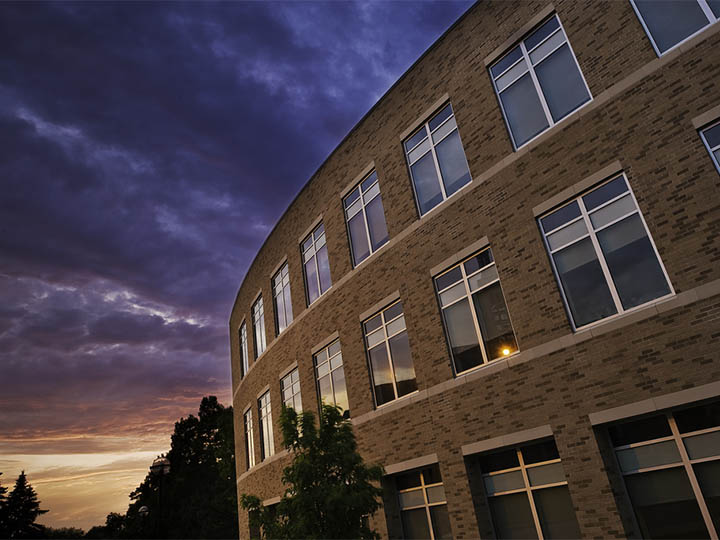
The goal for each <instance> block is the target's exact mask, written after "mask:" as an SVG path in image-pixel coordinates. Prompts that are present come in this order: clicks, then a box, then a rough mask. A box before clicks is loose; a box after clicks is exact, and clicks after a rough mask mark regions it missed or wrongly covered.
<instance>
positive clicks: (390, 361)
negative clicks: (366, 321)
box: [376, 314, 399, 399]
mask: <svg viewBox="0 0 720 540" xmlns="http://www.w3.org/2000/svg"><path fill="white" fill-rule="evenodd" d="M380 320H381V321H382V325H383V326H382V327H383V334H384V336H385V340H384V341H385V351H386V352H387V357H388V365H389V366H390V375H392V383H393V392H394V394H395V399H397V398H398V397H399V395H398V389H397V380H396V379H395V366H394V365H393V359H392V355H391V354H390V338H388V333H387V325H386V324H385V315H384V314H381V315H380ZM376 399H377V398H376Z"/></svg>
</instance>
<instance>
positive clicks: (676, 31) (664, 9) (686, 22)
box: [630, 0, 720, 56]
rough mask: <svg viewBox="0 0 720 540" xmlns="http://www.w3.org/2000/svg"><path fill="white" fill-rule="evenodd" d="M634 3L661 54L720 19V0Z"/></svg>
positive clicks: (638, 1)
mask: <svg viewBox="0 0 720 540" xmlns="http://www.w3.org/2000/svg"><path fill="white" fill-rule="evenodd" d="M630 3H631V4H632V6H633V8H635V13H637V16H638V18H639V19H640V22H641V23H642V25H643V28H645V32H646V33H647V35H648V37H649V38H650V43H652V46H653V48H654V49H655V52H656V53H657V54H658V56H662V55H663V54H665V53H666V52H668V51H669V50H670V49H674V48H675V47H676V46H678V45H680V44H681V43H683V42H684V41H687V40H688V39H689V38H691V37H692V36H694V35H695V34H697V33H698V32H700V31H701V30H703V29H704V28H705V27H707V26H709V25H711V24H713V23H715V22H717V20H718V18H720V1H718V0H663V1H661V2H658V1H657V0H630Z"/></svg>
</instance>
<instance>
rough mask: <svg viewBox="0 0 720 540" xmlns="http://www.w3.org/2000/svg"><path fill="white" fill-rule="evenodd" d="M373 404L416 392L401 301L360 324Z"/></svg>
mask: <svg viewBox="0 0 720 540" xmlns="http://www.w3.org/2000/svg"><path fill="white" fill-rule="evenodd" d="M363 329H364V330H365V332H364V333H365V346H366V347H367V352H368V358H369V360H370V373H371V374H372V381H373V391H374V393H375V403H376V404H377V405H382V404H383V403H387V402H388V401H392V400H394V399H397V398H399V397H402V396H404V395H406V394H409V393H410V392H414V391H415V390H417V382H416V381H415V367H414V365H413V360H412V355H411V354H410V342H409V341H408V336H407V329H406V327H405V315H404V313H403V305H402V302H395V303H394V304H393V305H391V306H390V307H388V308H386V309H384V310H383V311H381V312H380V313H378V314H377V315H375V316H374V317H372V318H370V319H368V320H367V321H365V323H364V324H363Z"/></svg>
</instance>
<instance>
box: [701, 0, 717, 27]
mask: <svg viewBox="0 0 720 540" xmlns="http://www.w3.org/2000/svg"><path fill="white" fill-rule="evenodd" d="M697 2H698V4H699V5H700V9H702V10H703V13H704V14H705V16H706V17H707V18H708V21H709V24H712V23H714V22H715V21H717V17H715V14H714V13H713V12H712V9H710V6H709V5H708V3H707V2H706V1H705V0H697Z"/></svg>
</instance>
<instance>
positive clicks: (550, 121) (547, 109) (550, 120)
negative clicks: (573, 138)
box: [520, 41, 555, 127]
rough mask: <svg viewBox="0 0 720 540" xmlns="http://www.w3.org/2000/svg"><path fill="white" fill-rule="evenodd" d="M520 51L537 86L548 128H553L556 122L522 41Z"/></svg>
mask: <svg viewBox="0 0 720 540" xmlns="http://www.w3.org/2000/svg"><path fill="white" fill-rule="evenodd" d="M520 50H521V51H522V54H523V57H524V58H525V62H527V66H528V73H530V78H531V79H532V81H533V84H534V85H535V91H536V92H537V93H538V97H539V98H540V104H541V105H542V108H543V112H544V113H545V117H546V118H547V121H548V127H549V126H552V125H554V124H555V122H554V121H553V118H552V115H551V114H550V107H548V104H547V101H545V94H543V91H542V87H541V86H540V81H538V78H537V75H535V68H534V67H533V64H532V61H531V60H530V55H529V54H528V52H527V49H526V48H525V43H524V42H522V41H521V42H520Z"/></svg>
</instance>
